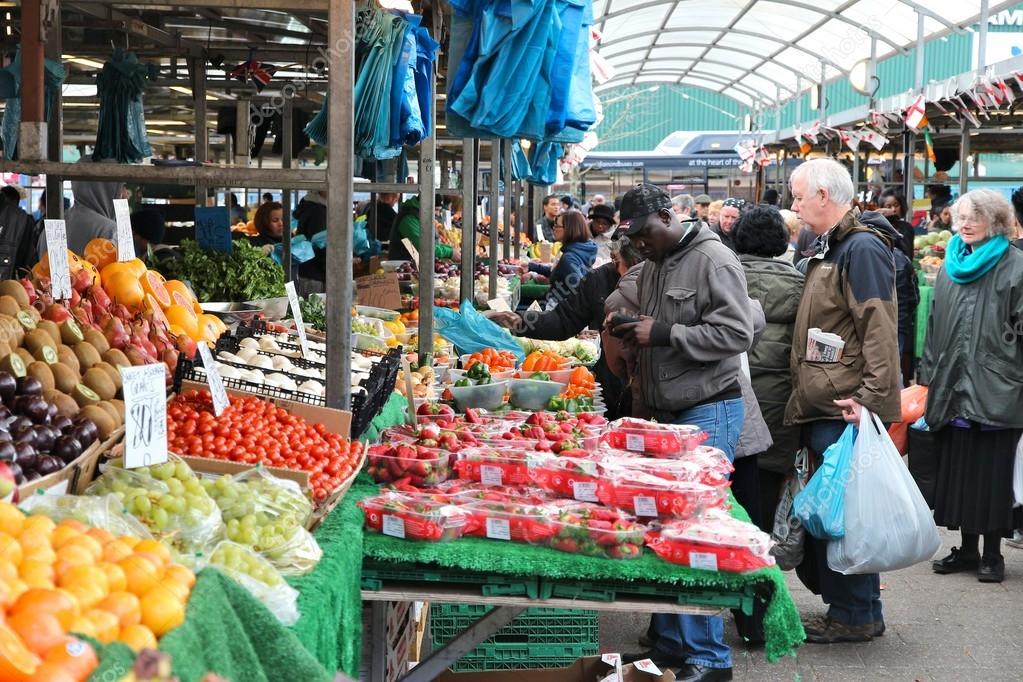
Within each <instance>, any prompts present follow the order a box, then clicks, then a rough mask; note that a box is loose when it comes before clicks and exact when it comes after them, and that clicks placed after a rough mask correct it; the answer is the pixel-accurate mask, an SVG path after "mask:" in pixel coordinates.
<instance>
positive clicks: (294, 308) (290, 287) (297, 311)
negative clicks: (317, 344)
mask: <svg viewBox="0 0 1023 682" xmlns="http://www.w3.org/2000/svg"><path fill="white" fill-rule="evenodd" d="M284 290H285V291H286V292H287V293H288V303H290V304H291V317H292V319H293V320H295V326H296V327H297V328H298V342H299V344H300V345H301V346H302V355H303V356H304V357H309V340H308V339H306V337H305V323H304V322H303V321H302V308H301V306H299V305H298V292H296V291H295V283H294V282H285V283H284Z"/></svg>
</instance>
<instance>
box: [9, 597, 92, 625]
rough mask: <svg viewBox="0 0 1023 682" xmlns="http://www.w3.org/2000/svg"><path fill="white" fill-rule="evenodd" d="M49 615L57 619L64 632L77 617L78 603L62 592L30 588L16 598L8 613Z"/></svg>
mask: <svg viewBox="0 0 1023 682" xmlns="http://www.w3.org/2000/svg"><path fill="white" fill-rule="evenodd" d="M25 612H28V613H49V614H51V615H54V616H56V617H57V620H58V621H60V625H61V627H62V628H64V629H65V630H66V629H67V628H69V627H70V626H71V621H73V620H74V618H75V616H77V615H78V603H77V602H76V601H75V599H74V597H72V596H71V595H70V594H68V593H67V592H65V591H64V590H41V589H39V588H32V589H30V590H28V591H27V592H25V593H24V594H23V595H21V596H20V597H18V600H17V601H16V602H14V605H13V606H11V608H10V610H9V611H8V613H10V614H11V615H15V616H16V615H18V614H19V613H25Z"/></svg>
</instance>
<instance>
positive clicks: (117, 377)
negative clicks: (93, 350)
mask: <svg viewBox="0 0 1023 682" xmlns="http://www.w3.org/2000/svg"><path fill="white" fill-rule="evenodd" d="M96 368H99V369H101V370H103V371H104V372H106V373H107V376H108V377H110V380H111V381H112V382H114V388H116V389H117V390H118V391H120V390H121V385H122V383H123V382H122V380H121V370H119V369H117V368H116V367H114V366H113V365H111V364H110V363H109V362H106V361H101V362H97V363H96V364H95V365H93V366H92V367H91V368H90V369H96Z"/></svg>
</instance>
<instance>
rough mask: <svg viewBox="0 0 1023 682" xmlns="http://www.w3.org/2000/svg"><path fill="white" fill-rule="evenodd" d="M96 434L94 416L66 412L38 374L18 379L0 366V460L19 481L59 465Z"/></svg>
mask: <svg viewBox="0 0 1023 682" xmlns="http://www.w3.org/2000/svg"><path fill="white" fill-rule="evenodd" d="M97 440H99V429H98V428H97V426H96V424H95V422H93V421H92V420H91V419H89V418H88V417H84V416H78V417H76V418H74V419H72V418H71V417H67V416H62V415H61V414H60V413H59V410H58V408H57V405H56V404H55V403H53V402H51V401H48V400H47V399H46V398H44V397H43V384H42V382H41V381H39V379H37V378H35V377H33V376H23V377H21V378H18V379H15V378H14V375H13V374H10V373H9V372H0V462H3V463H5V464H6V465H7V466H8V468H9V469H10V471H11V473H12V474H13V475H14V480H15V483H17V484H18V485H22V484H24V483H29V482H31V481H34V480H36V479H37V478H41V477H43V476H46V475H48V474H52V473H54V472H56V471H60V470H61V469H63V468H64V467H65V466H67V465H68V464H70V463H71V462H73V461H75V460H76V459H77V458H78V457H79V455H81V454H82V453H83V452H84V451H85V450H86V449H87V448H88V447H89V446H90V445H92V444H93V443H95V442H96V441H97Z"/></svg>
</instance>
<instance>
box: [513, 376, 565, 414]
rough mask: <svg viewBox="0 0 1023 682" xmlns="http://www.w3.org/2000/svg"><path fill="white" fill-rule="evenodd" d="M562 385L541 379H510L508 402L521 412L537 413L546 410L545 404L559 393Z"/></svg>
mask: <svg viewBox="0 0 1023 682" xmlns="http://www.w3.org/2000/svg"><path fill="white" fill-rule="evenodd" d="M564 388H565V385H564V384H560V383H558V382H557V381H544V380H543V379H511V380H509V382H508V393H509V394H510V395H511V398H510V400H509V402H510V403H511V404H512V405H514V406H515V407H520V408H522V409H523V410H532V411H534V412H539V411H541V410H545V409H547V403H548V402H550V399H551V398H553V397H554V396H556V395H558V394H559V393H561V391H562V390H563V389H564Z"/></svg>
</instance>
